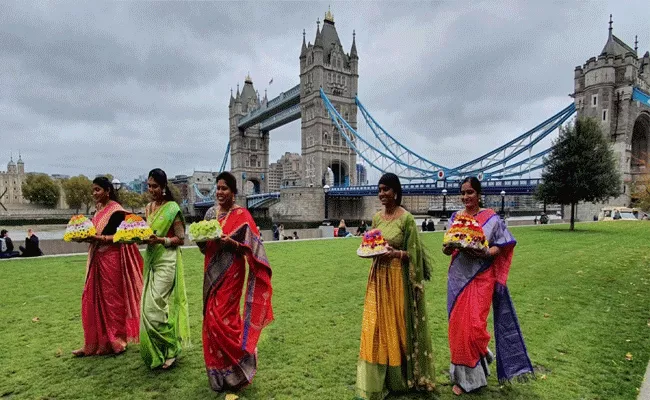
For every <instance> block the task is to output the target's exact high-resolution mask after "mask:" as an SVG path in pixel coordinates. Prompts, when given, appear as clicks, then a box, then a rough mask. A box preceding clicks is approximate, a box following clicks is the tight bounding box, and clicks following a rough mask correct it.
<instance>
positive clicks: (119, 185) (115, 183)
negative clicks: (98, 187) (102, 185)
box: [111, 178, 122, 192]
mask: <svg viewBox="0 0 650 400" xmlns="http://www.w3.org/2000/svg"><path fill="white" fill-rule="evenodd" d="M111 183H112V184H113V188H115V191H116V192H118V191H119V190H120V189H122V182H120V180H119V179H117V178H113V181H112V182H111Z"/></svg>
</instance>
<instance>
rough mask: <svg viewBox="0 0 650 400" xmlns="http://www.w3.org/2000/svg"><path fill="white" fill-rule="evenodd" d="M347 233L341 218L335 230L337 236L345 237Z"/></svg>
mask: <svg viewBox="0 0 650 400" xmlns="http://www.w3.org/2000/svg"><path fill="white" fill-rule="evenodd" d="M347 235H348V228H347V227H346V226H345V220H344V219H342V220H340V221H339V228H338V230H337V231H336V236H337V237H346V236H347Z"/></svg>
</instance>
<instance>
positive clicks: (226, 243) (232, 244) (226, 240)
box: [221, 235, 241, 253]
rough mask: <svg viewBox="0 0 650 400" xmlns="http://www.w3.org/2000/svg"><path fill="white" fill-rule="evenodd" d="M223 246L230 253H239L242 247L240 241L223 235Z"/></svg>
mask: <svg viewBox="0 0 650 400" xmlns="http://www.w3.org/2000/svg"><path fill="white" fill-rule="evenodd" d="M221 246H222V247H223V248H224V249H226V250H227V251H230V252H233V253H235V252H237V251H238V250H239V247H240V246H241V245H240V244H239V242H238V241H236V240H234V239H233V238H231V237H230V236H228V235H221Z"/></svg>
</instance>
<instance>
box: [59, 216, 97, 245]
mask: <svg viewBox="0 0 650 400" xmlns="http://www.w3.org/2000/svg"><path fill="white" fill-rule="evenodd" d="M96 234H97V230H96V229H95V225H93V222H92V221H91V220H90V219H88V218H86V217H84V216H83V215H75V216H73V217H72V218H70V221H69V222H68V226H66V228H65V234H64V235H63V240H65V241H66V242H81V241H83V240H85V239H88V238H89V237H91V236H95V235H96Z"/></svg>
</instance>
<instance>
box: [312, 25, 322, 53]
mask: <svg viewBox="0 0 650 400" xmlns="http://www.w3.org/2000/svg"><path fill="white" fill-rule="evenodd" d="M316 25H317V26H316V39H314V47H320V48H322V47H323V37H322V35H321V33H320V20H318V19H317V20H316Z"/></svg>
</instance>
